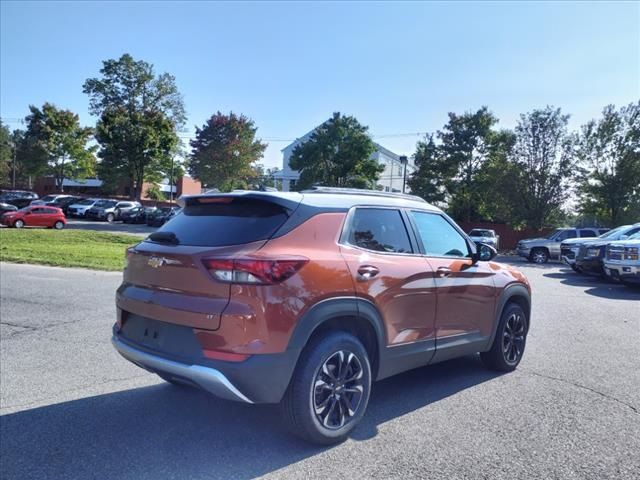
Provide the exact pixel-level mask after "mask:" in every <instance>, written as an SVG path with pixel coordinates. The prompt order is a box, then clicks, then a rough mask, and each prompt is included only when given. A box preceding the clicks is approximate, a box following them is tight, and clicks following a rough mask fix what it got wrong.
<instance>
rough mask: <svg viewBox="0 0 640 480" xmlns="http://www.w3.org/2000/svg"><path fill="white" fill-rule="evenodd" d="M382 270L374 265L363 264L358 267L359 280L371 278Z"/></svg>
mask: <svg viewBox="0 0 640 480" xmlns="http://www.w3.org/2000/svg"><path fill="white" fill-rule="evenodd" d="M379 272H380V270H378V267H374V266H373V265H362V266H361V267H359V268H358V280H370V279H372V278H373V277H375V276H376V275H377V274H378V273H379Z"/></svg>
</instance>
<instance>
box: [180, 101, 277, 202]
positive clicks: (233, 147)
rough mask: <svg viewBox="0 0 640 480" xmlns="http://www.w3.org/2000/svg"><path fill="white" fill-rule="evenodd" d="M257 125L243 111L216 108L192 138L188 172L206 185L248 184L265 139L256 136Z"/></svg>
mask: <svg viewBox="0 0 640 480" xmlns="http://www.w3.org/2000/svg"><path fill="white" fill-rule="evenodd" d="M257 130H258V129H257V127H256V126H255V125H254V123H253V120H251V119H249V118H247V117H245V116H244V115H236V114H235V113H233V112H231V113H229V115H225V114H223V113H220V112H217V113H215V114H214V115H212V116H211V118H209V120H207V122H206V123H205V124H204V125H203V126H202V128H197V127H196V137H195V138H194V139H193V140H191V142H190V143H191V148H192V151H191V155H190V157H189V165H188V169H189V173H190V174H191V176H192V177H194V178H197V179H198V180H200V182H202V184H203V185H207V186H209V187H216V188H218V189H219V190H220V191H229V190H233V189H234V188H247V187H248V184H249V182H250V181H251V179H252V178H255V170H254V166H253V164H254V163H255V162H256V161H258V160H259V159H260V158H262V156H263V154H264V151H265V149H266V148H267V144H266V143H262V142H261V141H260V140H259V139H256V131H257Z"/></svg>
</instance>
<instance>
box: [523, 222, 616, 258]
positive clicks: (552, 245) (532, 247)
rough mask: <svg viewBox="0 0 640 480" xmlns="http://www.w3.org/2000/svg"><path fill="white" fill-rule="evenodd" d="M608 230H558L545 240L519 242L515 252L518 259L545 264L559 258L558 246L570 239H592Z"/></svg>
mask: <svg viewBox="0 0 640 480" xmlns="http://www.w3.org/2000/svg"><path fill="white" fill-rule="evenodd" d="M608 230H609V229H608V228H596V227H585V228H558V229H556V230H554V231H553V232H552V233H551V234H550V235H549V236H548V237H547V238H530V239H525V240H520V241H519V242H518V246H517V250H518V255H519V256H520V257H524V258H526V259H527V260H529V261H530V262H534V263H547V262H548V261H549V259H551V258H553V259H559V258H560V244H561V243H562V242H563V241H565V240H568V239H570V238H594V237H597V236H598V235H602V234H603V233H605V232H607V231H608Z"/></svg>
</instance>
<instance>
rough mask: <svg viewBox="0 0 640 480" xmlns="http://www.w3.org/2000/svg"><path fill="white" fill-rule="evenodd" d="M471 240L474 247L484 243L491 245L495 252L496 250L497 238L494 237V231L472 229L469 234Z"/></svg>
mask: <svg viewBox="0 0 640 480" xmlns="http://www.w3.org/2000/svg"><path fill="white" fill-rule="evenodd" d="M469 237H470V238H471V240H473V241H474V242H476V245H480V244H481V243H484V244H486V245H491V246H492V247H493V248H495V249H496V250H497V249H498V236H496V232H495V230H489V229H486V228H474V229H473V230H471V231H470V232H469Z"/></svg>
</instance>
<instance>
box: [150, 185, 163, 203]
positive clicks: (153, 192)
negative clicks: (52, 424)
mask: <svg viewBox="0 0 640 480" xmlns="http://www.w3.org/2000/svg"><path fill="white" fill-rule="evenodd" d="M146 193H147V198H149V199H150V200H156V201H160V200H164V195H163V194H162V190H160V187H159V186H158V185H157V184H155V183H154V184H151V185H150V186H149V187H147V192H146Z"/></svg>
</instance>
